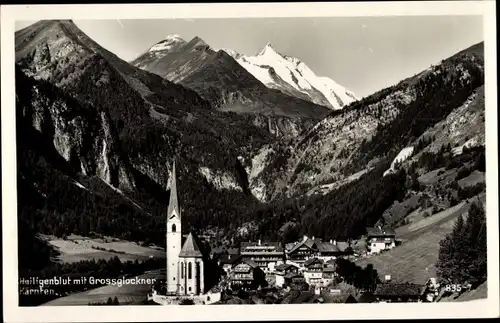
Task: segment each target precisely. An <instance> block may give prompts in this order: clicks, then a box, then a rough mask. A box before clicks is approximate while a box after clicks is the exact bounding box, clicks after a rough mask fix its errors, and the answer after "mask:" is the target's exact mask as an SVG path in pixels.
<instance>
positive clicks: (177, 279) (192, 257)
mask: <svg viewBox="0 0 500 323" xmlns="http://www.w3.org/2000/svg"><path fill="white" fill-rule="evenodd" d="M181 228H182V215H181V211H180V208H179V201H178V196H177V180H176V172H175V161H174V163H173V166H172V175H171V185H170V201H169V204H168V211H167V231H166V232H167V233H166V236H167V237H166V239H167V241H166V242H167V243H166V257H167V260H166V261H167V263H166V265H167V266H166V285H167V286H166V291H167V295H178V296H184V295H201V294H204V293H205V276H206V269H205V267H206V265H207V263H206V262H207V259H208V258H207V255H206V254H205V252H204V248H203V244H202V243H201V241H200V240H199V238H198V236H197V235H196V233H194V232H190V233H189V235H188V236H187V238H186V240H185V241H184V244H182V240H183V239H182V230H181Z"/></svg>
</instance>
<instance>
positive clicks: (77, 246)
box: [43, 235, 165, 262]
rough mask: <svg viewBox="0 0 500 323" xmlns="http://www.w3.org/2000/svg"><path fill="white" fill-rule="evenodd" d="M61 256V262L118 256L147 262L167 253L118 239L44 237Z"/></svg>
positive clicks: (124, 259)
mask: <svg viewBox="0 0 500 323" xmlns="http://www.w3.org/2000/svg"><path fill="white" fill-rule="evenodd" d="M43 238H44V239H45V240H46V241H47V242H48V243H49V244H51V245H52V246H54V247H55V248H56V249H57V250H58V251H59V252H60V253H61V254H60V256H59V259H58V260H59V261H61V262H77V261H80V260H91V259H96V260H97V259H101V258H102V259H109V258H112V257H114V256H118V258H120V260H121V261H127V260H131V261H134V260H139V261H141V260H146V259H148V258H151V257H155V258H156V257H160V258H163V257H165V252H164V251H163V250H162V249H161V248H157V247H143V246H140V245H138V244H137V243H135V242H130V241H124V240H119V239H116V238H107V237H105V238H87V237H82V236H77V235H70V236H68V237H67V238H66V239H60V238H55V237H52V236H43Z"/></svg>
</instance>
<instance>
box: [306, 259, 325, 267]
mask: <svg viewBox="0 0 500 323" xmlns="http://www.w3.org/2000/svg"><path fill="white" fill-rule="evenodd" d="M315 262H319V263H321V264H322V263H323V260H321V259H318V258H309V259H307V260H306V261H305V262H304V267H307V266H309V265H312V264H314V263H315Z"/></svg>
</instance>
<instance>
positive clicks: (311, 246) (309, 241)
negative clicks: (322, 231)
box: [289, 237, 317, 253]
mask: <svg viewBox="0 0 500 323" xmlns="http://www.w3.org/2000/svg"><path fill="white" fill-rule="evenodd" d="M302 246H306V247H308V248H309V249H313V250H314V249H316V248H317V244H316V241H314V240H313V239H310V238H307V237H306V239H304V240H302V241H301V242H299V243H297V244H295V245H294V246H293V247H292V249H290V251H289V253H292V252H294V251H295V250H297V249H299V248H300V247H302Z"/></svg>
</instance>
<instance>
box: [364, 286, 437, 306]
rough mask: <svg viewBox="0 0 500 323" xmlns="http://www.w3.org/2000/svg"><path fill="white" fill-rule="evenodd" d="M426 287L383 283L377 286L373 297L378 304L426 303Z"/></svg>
mask: <svg viewBox="0 0 500 323" xmlns="http://www.w3.org/2000/svg"><path fill="white" fill-rule="evenodd" d="M426 292H427V286H426V285H420V284H412V283H402V284H397V283H383V284H379V285H377V288H376V289H375V291H374V292H373V296H375V298H376V299H377V302H379V303H404V302H412V303H414V302H423V301H426Z"/></svg>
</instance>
